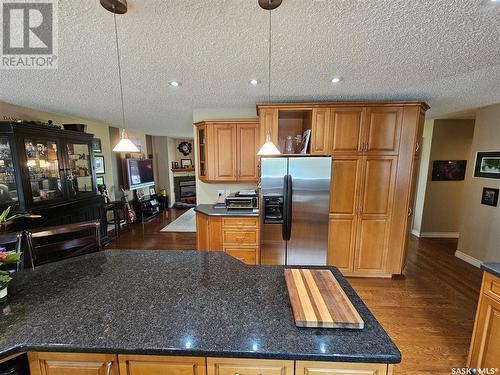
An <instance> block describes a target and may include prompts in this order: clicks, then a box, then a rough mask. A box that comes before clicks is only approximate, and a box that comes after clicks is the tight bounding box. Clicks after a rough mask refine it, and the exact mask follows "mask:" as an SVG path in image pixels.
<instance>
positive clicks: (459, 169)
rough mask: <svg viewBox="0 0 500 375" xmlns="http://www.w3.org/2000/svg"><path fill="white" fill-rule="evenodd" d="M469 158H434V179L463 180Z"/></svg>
mask: <svg viewBox="0 0 500 375" xmlns="http://www.w3.org/2000/svg"><path fill="white" fill-rule="evenodd" d="M466 167H467V160H434V162H433V163H432V181H463V180H464V179H465V168H466Z"/></svg>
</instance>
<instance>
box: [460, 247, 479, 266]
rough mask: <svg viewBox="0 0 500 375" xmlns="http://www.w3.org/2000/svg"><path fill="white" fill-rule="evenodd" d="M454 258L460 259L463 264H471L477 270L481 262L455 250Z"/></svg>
mask: <svg viewBox="0 0 500 375" xmlns="http://www.w3.org/2000/svg"><path fill="white" fill-rule="evenodd" d="M455 256H456V257H457V258H458V259H462V260H463V261H464V262H467V263H469V264H472V265H473V266H475V267H477V268H479V267H480V266H481V261H480V260H478V259H476V258H474V257H471V256H470V255H468V254H465V253H462V252H461V251H459V250H457V251H455Z"/></svg>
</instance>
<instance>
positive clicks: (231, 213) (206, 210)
mask: <svg viewBox="0 0 500 375" xmlns="http://www.w3.org/2000/svg"><path fill="white" fill-rule="evenodd" d="M194 210H195V211H196V212H199V213H201V214H203V215H206V216H225V217H259V213H258V212H254V211H253V210H228V209H227V208H214V205H213V204H199V205H198V206H196V208H195V209H194Z"/></svg>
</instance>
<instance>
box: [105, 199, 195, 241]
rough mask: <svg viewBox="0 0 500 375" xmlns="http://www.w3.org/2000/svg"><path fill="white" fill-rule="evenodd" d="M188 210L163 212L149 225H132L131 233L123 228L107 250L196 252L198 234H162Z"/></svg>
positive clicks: (173, 209)
mask: <svg viewBox="0 0 500 375" xmlns="http://www.w3.org/2000/svg"><path fill="white" fill-rule="evenodd" d="M186 211H187V210H181V209H177V208H172V209H168V210H164V211H162V213H161V214H160V215H158V216H157V217H155V218H154V219H153V220H151V221H150V222H148V223H145V224H144V225H142V224H132V225H131V230H130V232H129V231H127V229H125V228H123V229H122V230H121V232H120V237H119V238H118V239H115V240H113V241H111V242H110V244H109V245H108V246H107V247H106V249H145V250H195V249H196V233H172V232H167V233H162V232H160V230H161V229H163V228H164V227H166V226H167V225H168V224H169V223H171V222H172V221H174V220H175V219H176V218H178V217H179V216H181V215H182V214H183V213H184V212H186Z"/></svg>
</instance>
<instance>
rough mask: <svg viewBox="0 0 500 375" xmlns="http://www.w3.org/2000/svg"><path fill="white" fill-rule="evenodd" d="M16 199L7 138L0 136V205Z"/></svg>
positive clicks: (9, 203) (12, 202) (16, 194)
mask: <svg viewBox="0 0 500 375" xmlns="http://www.w3.org/2000/svg"><path fill="white" fill-rule="evenodd" d="M17 201H18V193H17V186H16V178H15V176H14V162H13V160H12V152H11V149H10V143H9V138H7V137H0V205H1V206H4V205H11V204H15V203H16V202H17Z"/></svg>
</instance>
